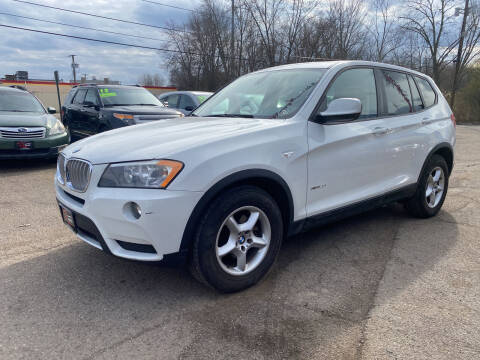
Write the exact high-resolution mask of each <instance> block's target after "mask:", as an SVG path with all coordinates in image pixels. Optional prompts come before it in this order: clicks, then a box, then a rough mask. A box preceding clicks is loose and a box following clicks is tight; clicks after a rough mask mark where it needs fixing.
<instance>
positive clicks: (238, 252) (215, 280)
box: [191, 186, 283, 292]
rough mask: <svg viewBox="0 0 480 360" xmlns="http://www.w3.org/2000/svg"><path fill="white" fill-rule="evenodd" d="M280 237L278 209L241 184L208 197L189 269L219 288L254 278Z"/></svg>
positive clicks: (277, 247) (259, 192) (229, 288)
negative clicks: (217, 195) (207, 205)
mask: <svg viewBox="0 0 480 360" xmlns="http://www.w3.org/2000/svg"><path fill="white" fill-rule="evenodd" d="M282 238H283V221H282V214H281V212H280V210H279V208H278V205H277V204H276V202H275V201H274V200H273V199H272V198H271V196H270V195H269V194H268V193H266V192H265V191H263V190H261V189H259V188H256V187H252V186H242V187H238V188H235V189H231V190H229V191H227V192H225V193H224V194H222V195H220V196H219V197H218V198H217V199H216V200H214V201H213V202H212V204H211V205H210V207H209V209H208V210H207V212H206V214H205V216H204V217H203V219H202V220H201V221H200V223H199V226H198V229H197V232H196V236H195V239H194V245H193V250H192V259H191V270H192V273H193V275H194V276H195V277H196V278H197V279H199V280H200V281H202V282H204V283H206V284H208V285H210V286H212V287H214V288H216V289H217V290H219V291H222V292H234V291H239V290H242V289H245V288H247V287H249V286H252V285H254V284H255V283H257V282H258V281H259V280H260V279H261V278H262V277H263V276H265V274H266V273H267V272H268V270H269V269H270V268H271V266H272V265H273V263H274V261H275V259H276V257H277V255H278V252H279V250H280V246H281V242H282Z"/></svg>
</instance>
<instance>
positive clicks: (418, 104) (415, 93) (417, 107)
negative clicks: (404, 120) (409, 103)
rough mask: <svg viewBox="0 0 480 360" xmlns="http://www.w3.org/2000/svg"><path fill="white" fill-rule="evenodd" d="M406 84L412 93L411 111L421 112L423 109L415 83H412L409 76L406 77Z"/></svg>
mask: <svg viewBox="0 0 480 360" xmlns="http://www.w3.org/2000/svg"><path fill="white" fill-rule="evenodd" d="M408 82H409V84H410V90H411V91H412V100H413V111H420V110H423V109H424V108H425V107H424V106H423V101H422V97H421V96H420V93H419V92H418V88H417V85H416V84H415V81H413V78H412V77H411V76H410V75H408Z"/></svg>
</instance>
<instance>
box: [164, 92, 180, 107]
mask: <svg viewBox="0 0 480 360" xmlns="http://www.w3.org/2000/svg"><path fill="white" fill-rule="evenodd" d="M179 97H180V95H178V94H174V95H169V96H168V98H167V102H168V107H171V108H178V98H179Z"/></svg>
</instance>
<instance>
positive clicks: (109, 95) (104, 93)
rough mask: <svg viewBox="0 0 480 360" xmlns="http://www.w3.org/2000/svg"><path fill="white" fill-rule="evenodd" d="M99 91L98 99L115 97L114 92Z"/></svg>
mask: <svg viewBox="0 0 480 360" xmlns="http://www.w3.org/2000/svg"><path fill="white" fill-rule="evenodd" d="M99 91H100V97H102V98H104V97H112V96H117V93H116V92H110V91H109V90H108V89H99Z"/></svg>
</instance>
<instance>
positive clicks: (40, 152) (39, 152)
mask: <svg viewBox="0 0 480 360" xmlns="http://www.w3.org/2000/svg"><path fill="white" fill-rule="evenodd" d="M17 141H20V140H19V139H3V138H0V159H40V158H42V159H45V158H54V157H56V156H57V155H58V154H59V152H60V151H62V149H63V148H64V147H65V146H66V145H68V134H66V133H65V134H60V135H54V136H51V137H47V138H44V139H25V140H24V141H31V142H32V144H33V147H32V149H30V150H18V149H17V148H16V147H15V144H16V142H17Z"/></svg>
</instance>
